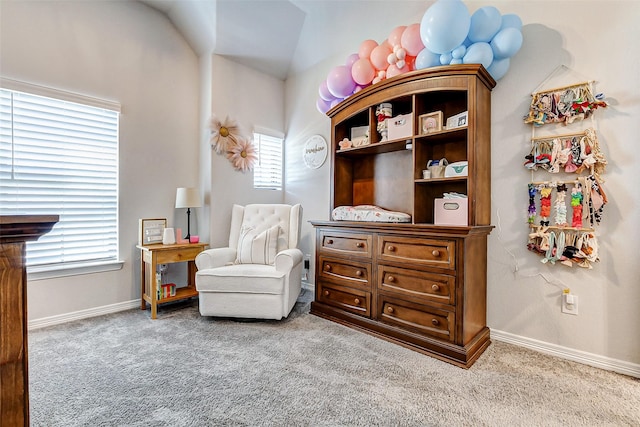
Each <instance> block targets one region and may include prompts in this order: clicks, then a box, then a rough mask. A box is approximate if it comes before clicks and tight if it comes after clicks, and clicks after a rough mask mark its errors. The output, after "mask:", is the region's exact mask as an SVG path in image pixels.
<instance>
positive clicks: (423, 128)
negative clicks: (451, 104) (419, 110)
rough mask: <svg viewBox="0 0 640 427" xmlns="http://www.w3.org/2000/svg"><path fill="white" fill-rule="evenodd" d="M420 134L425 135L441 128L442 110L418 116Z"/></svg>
mask: <svg viewBox="0 0 640 427" xmlns="http://www.w3.org/2000/svg"><path fill="white" fill-rule="evenodd" d="M419 125H420V129H419V130H420V132H419V133H420V135H427V134H430V133H433V132H439V131H441V130H442V111H435V112H433V113H428V114H423V115H421V116H420V117H419Z"/></svg>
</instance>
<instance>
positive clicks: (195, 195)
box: [176, 188, 202, 240]
mask: <svg viewBox="0 0 640 427" xmlns="http://www.w3.org/2000/svg"><path fill="white" fill-rule="evenodd" d="M200 206H202V202H201V201H200V190H198V189H197V188H178V190H177V191H176V209H180V208H187V235H186V236H185V239H187V240H189V238H190V237H191V208H199V207H200Z"/></svg>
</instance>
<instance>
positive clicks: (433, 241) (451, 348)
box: [311, 64, 495, 367]
mask: <svg viewBox="0 0 640 427" xmlns="http://www.w3.org/2000/svg"><path fill="white" fill-rule="evenodd" d="M494 86H495V81H494V80H493V79H492V78H491V76H490V75H489V74H488V73H487V71H486V70H485V69H484V68H483V67H482V66H481V65H474V64H467V65H456V66H443V67H434V68H429V69H426V70H419V71H414V72H410V73H406V74H402V75H400V76H396V77H394V78H391V79H387V80H385V81H383V82H380V83H378V84H375V85H372V86H370V87H368V88H366V89H364V90H362V91H360V92H358V93H356V94H354V95H353V96H351V97H349V98H347V99H346V100H344V101H343V102H341V103H340V104H338V105H337V106H335V107H334V108H333V109H331V110H329V111H328V112H327V115H328V116H329V117H330V118H331V128H332V135H331V150H330V153H331V176H332V181H331V209H332V210H333V209H334V208H336V207H338V206H357V205H376V206H380V207H382V208H384V209H388V210H393V211H400V212H405V213H408V214H410V215H411V217H412V222H411V223H404V224H391V223H379V222H347V221H312V224H313V225H314V227H315V228H316V257H315V261H316V263H315V266H316V275H315V286H316V294H315V300H314V301H313V303H312V304H311V313H313V314H315V315H318V316H321V317H324V318H327V319H330V320H333V321H336V322H339V323H342V324H345V325H347V326H350V327H353V328H356V329H358V330H361V331H364V332H367V333H370V334H372V335H375V336H378V337H381V338H384V339H387V340H389V341H392V342H395V343H398V344H401V345H404V346H406V347H409V348H412V349H414V350H417V351H420V352H423V353H427V354H430V355H432V356H435V357H438V358H440V359H442V360H445V361H447V362H450V363H453V364H455V365H458V366H462V367H469V366H471V365H472V364H473V362H474V361H475V360H476V359H477V358H478V357H479V355H480V354H481V353H482V352H483V351H484V349H485V348H486V347H487V346H488V345H489V343H490V340H489V337H490V334H489V329H488V328H487V326H486V281H487V280H486V275H487V274H486V259H487V254H486V252H487V236H488V234H489V233H490V232H491V229H492V226H491V225H490V221H491V90H492V89H493V87H494ZM383 102H385V103H391V104H392V107H393V115H394V116H397V115H399V114H403V115H404V114H410V115H412V117H413V129H412V133H411V134H410V135H408V136H407V137H406V138H398V139H394V140H390V141H380V135H379V133H378V132H377V129H376V125H377V122H376V116H375V110H376V106H377V105H378V104H380V103H383ZM436 111H442V114H443V118H444V119H445V120H446V118H448V117H451V116H453V115H456V114H459V113H462V112H465V111H466V112H467V113H468V117H467V125H466V126H463V127H458V128H455V129H444V130H442V131H437V132H433V133H429V134H426V135H421V134H420V133H419V132H418V127H419V126H418V124H419V123H418V122H419V117H420V116H421V115H423V114H427V113H432V112H436ZM361 126H368V127H369V135H370V144H369V145H365V146H361V147H354V148H348V149H340V148H339V145H338V143H339V142H340V141H342V140H343V139H344V138H349V136H350V132H351V129H352V128H354V127H361ZM442 158H446V159H447V160H448V161H449V162H458V161H467V162H468V167H467V170H468V176H464V177H450V178H432V179H423V178H422V170H423V169H425V167H426V164H427V162H428V161H429V160H432V159H433V160H435V159H442ZM445 192H457V193H463V194H466V195H467V196H468V197H467V201H468V215H467V224H468V225H467V226H444V225H437V224H435V215H434V209H435V199H437V198H441V197H443V193H445Z"/></svg>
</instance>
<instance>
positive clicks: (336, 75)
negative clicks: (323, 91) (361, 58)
mask: <svg viewBox="0 0 640 427" xmlns="http://www.w3.org/2000/svg"><path fill="white" fill-rule="evenodd" d="M327 88H328V89H329V92H331V95H333V96H335V97H336V98H341V99H342V98H346V97H347V96H349V95H351V94H352V93H353V90H354V89H355V88H356V82H354V81H353V77H351V70H350V69H349V68H347V67H346V66H344V65H338V66H337V67H333V69H332V70H331V71H330V72H329V75H328V76H327Z"/></svg>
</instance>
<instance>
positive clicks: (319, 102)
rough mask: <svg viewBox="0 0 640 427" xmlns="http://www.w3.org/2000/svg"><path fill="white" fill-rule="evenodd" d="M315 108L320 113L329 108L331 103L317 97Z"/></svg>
mask: <svg viewBox="0 0 640 427" xmlns="http://www.w3.org/2000/svg"><path fill="white" fill-rule="evenodd" d="M316 108H317V109H318V111H320V112H321V113H322V114H325V113H326V112H327V111H329V109H330V108H331V103H330V102H329V101H325V100H324V99H322V98H318V100H317V101H316Z"/></svg>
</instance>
